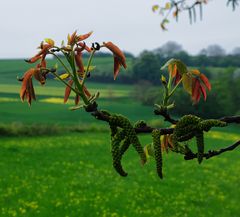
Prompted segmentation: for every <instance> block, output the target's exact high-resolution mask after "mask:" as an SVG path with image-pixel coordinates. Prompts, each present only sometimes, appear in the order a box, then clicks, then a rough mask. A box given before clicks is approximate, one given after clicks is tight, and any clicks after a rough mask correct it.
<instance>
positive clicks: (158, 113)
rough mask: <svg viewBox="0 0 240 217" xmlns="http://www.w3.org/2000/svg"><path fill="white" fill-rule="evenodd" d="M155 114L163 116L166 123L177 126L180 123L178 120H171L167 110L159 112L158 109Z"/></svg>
mask: <svg viewBox="0 0 240 217" xmlns="http://www.w3.org/2000/svg"><path fill="white" fill-rule="evenodd" d="M154 114H155V115H161V116H163V117H164V121H168V122H169V123H171V124H176V123H177V122H178V121H177V120H174V119H173V118H171V116H170V115H169V113H168V112H167V110H157V109H155V110H154Z"/></svg>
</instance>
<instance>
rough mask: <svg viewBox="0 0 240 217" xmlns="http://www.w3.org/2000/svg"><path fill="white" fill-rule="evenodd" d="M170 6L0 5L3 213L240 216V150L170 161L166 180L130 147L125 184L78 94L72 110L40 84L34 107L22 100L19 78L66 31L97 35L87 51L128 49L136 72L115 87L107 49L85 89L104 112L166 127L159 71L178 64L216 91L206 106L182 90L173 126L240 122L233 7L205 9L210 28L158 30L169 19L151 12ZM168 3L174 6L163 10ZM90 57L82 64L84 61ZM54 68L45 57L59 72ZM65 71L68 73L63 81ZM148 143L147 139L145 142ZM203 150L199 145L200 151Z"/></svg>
mask: <svg viewBox="0 0 240 217" xmlns="http://www.w3.org/2000/svg"><path fill="white" fill-rule="evenodd" d="M160 2H161V1H159V2H157V1H153V0H151V1H146V0H132V1H127V0H122V1H117V0H114V1H113V0H102V1H97V0H92V1H82V0H78V1H77V0H69V1H67V2H66V1H56V0H52V1H46V0H42V1H39V2H34V1H30V0H23V1H13V0H9V1H7V2H6V1H3V2H1V3H0V7H1V14H0V20H1V21H0V28H1V33H2V34H1V36H0V39H1V49H0V75H1V77H0V159H1V160H0V171H1V172H0V216H34V217H35V216H65V217H67V216H69V217H72V216H114V217H117V216H231V217H232V216H238V215H239V212H240V209H239V206H238V201H239V193H240V192H239V190H238V189H239V187H240V186H239V182H238V180H239V172H240V171H239V168H240V167H239V166H240V162H239V150H235V151H233V152H230V153H226V154H224V155H222V156H220V157H216V158H215V159H211V160H207V161H204V162H203V164H202V165H201V166H199V165H198V164H197V162H196V161H191V162H186V161H184V160H183V159H182V156H178V155H176V154H173V153H169V154H166V153H164V156H163V157H164V161H163V162H164V179H163V181H160V180H159V178H158V177H157V175H156V172H155V162H154V159H150V162H149V163H148V164H147V165H145V166H144V167H141V166H140V164H139V159H138V156H137V155H136V154H135V152H134V151H133V150H130V152H129V153H127V154H126V156H125V157H124V159H123V165H124V168H126V170H127V171H128V172H129V176H128V177H127V178H121V177H119V175H118V174H116V173H115V171H114V170H113V168H112V162H111V155H110V135H109V134H110V133H109V131H108V126H107V125H106V124H105V123H101V122H99V121H97V120H94V119H93V117H91V116H90V115H89V114H86V113H84V111H82V110H77V111H70V110H69V109H68V108H69V107H70V106H72V105H74V96H72V98H71V99H70V100H69V101H68V103H67V104H63V96H64V87H63V86H62V84H61V83H60V82H59V81H57V80H55V79H48V80H47V83H46V85H44V86H40V85H39V84H37V82H35V83H34V86H35V92H36V96H37V101H36V102H33V103H32V106H31V107H29V106H28V104H27V103H22V102H21V101H20V97H19V91H20V88H21V83H20V82H18V81H17V76H18V77H21V76H22V75H23V74H24V72H25V71H26V70H27V69H29V68H30V67H32V66H31V65H29V64H27V63H26V62H24V59H25V58H30V57H32V56H34V55H35V54H36V53H37V52H38V50H37V47H38V46H39V44H40V43H41V41H43V40H44V39H45V38H52V39H54V40H55V42H56V43H58V44H59V45H60V44H61V41H62V40H65V42H66V41H67V34H68V33H70V34H71V33H73V32H74V31H75V30H77V31H78V33H79V34H83V33H87V32H89V31H91V30H93V31H94V33H93V35H92V37H90V38H89V40H88V41H87V43H88V44H89V45H90V44H91V43H92V42H100V43H102V42H103V41H112V42H114V43H115V44H117V45H118V46H119V47H120V48H121V49H122V50H124V52H125V55H126V58H127V65H128V68H127V70H121V71H120V74H119V76H118V78H117V80H116V81H114V80H113V57H112V55H111V53H108V52H107V51H104V50H102V51H101V52H98V53H97V55H96V57H95V59H94V61H93V65H94V66H96V69H95V70H94V71H93V72H92V74H91V77H90V78H89V79H88V80H87V87H88V89H89V90H90V92H91V93H95V92H96V91H100V99H99V101H98V104H99V107H100V108H101V109H107V110H109V111H111V112H115V113H121V114H123V115H126V116H127V117H129V118H130V120H131V121H133V122H134V121H137V120H139V119H143V120H146V121H147V122H148V123H149V124H150V125H151V126H155V127H165V126H167V125H166V123H164V121H163V119H162V118H160V117H156V116H154V114H153V105H154V104H155V103H160V102H161V97H162V90H161V82H160V76H161V74H162V73H163V74H164V73H166V72H161V71H160V68H161V66H163V65H164V63H165V62H166V61H167V60H169V59H170V58H177V59H181V60H182V61H183V62H184V63H185V64H186V65H187V66H189V68H197V69H199V70H200V71H201V72H202V73H204V74H206V75H207V77H208V78H209V79H210V81H211V83H212V87H213V88H212V91H211V92H210V93H208V98H207V101H206V102H204V101H203V100H201V101H200V103H199V104H198V105H192V102H191V99H190V97H189V96H188V95H187V94H185V93H184V91H183V90H182V89H181V88H180V89H179V90H178V92H177V93H176V96H175V98H174V100H175V103H176V105H177V106H176V108H175V109H174V111H173V112H172V115H173V116H175V117H180V116H182V115H184V114H188V113H191V114H196V115H200V116H201V117H204V118H219V117H222V116H226V115H240V108H239V103H240V94H239V92H240V43H239V38H240V29H239V28H238V26H239V18H240V14H239V12H240V11H239V10H240V8H236V10H235V11H232V8H231V7H227V6H226V0H219V1H216V0H212V1H209V4H208V5H206V6H204V8H203V9H204V10H203V20H202V21H200V20H199V19H198V20H197V22H196V23H194V24H192V25H190V24H189V17H188V14H184V13H183V14H182V15H181V16H180V17H179V21H178V22H175V21H174V20H172V21H171V22H170V24H168V29H169V30H168V31H162V30H161V28H160V22H161V19H162V17H161V15H158V14H157V13H153V11H152V6H153V5H154V4H156V3H160ZM162 2H163V4H164V3H165V2H167V1H162ZM87 58H88V55H87V54H86V55H84V63H85V64H86V62H87ZM56 62H57V60H56V59H54V58H50V59H48V64H49V65H50V66H54V65H55V63H56ZM62 72H64V71H63V69H62V68H61V67H60V68H59V73H62ZM140 139H141V142H142V145H145V144H148V143H150V142H151V136H150V135H141V136H140ZM238 139H239V127H238V126H235V125H231V126H229V127H227V128H225V129H214V130H213V131H211V132H210V133H209V134H207V135H206V147H207V148H206V150H208V149H214V148H217V149H218V148H221V147H224V146H226V145H230V144H231V143H233V142H235V141H237V140H238ZM191 143H192V146H194V141H192V142H191Z"/></svg>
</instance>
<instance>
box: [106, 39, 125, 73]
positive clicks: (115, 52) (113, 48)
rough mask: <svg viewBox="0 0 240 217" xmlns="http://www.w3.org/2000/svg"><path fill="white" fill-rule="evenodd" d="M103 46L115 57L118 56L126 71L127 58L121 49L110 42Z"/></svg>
mask: <svg viewBox="0 0 240 217" xmlns="http://www.w3.org/2000/svg"><path fill="white" fill-rule="evenodd" d="M103 44H104V45H105V47H106V48H108V49H109V50H110V51H111V52H112V53H113V55H114V56H116V57H117V58H118V59H119V63H120V64H121V65H122V66H123V67H124V68H125V69H126V68H127V64H126V57H125V56H124V54H123V52H122V51H121V50H120V48H119V47H118V46H116V45H115V44H113V43H112V42H110V41H109V42H107V43H105V42H104V43H103Z"/></svg>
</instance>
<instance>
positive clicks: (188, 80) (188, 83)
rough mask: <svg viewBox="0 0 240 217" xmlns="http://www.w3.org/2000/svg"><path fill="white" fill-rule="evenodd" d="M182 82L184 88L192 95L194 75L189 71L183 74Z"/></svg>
mask: <svg viewBox="0 0 240 217" xmlns="http://www.w3.org/2000/svg"><path fill="white" fill-rule="evenodd" d="M182 84H183V88H184V90H186V91H187V92H188V93H189V94H190V95H192V76H191V75H190V74H188V73H185V74H183V76H182Z"/></svg>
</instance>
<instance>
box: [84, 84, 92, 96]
mask: <svg viewBox="0 0 240 217" xmlns="http://www.w3.org/2000/svg"><path fill="white" fill-rule="evenodd" d="M83 92H84V93H85V95H86V96H87V97H88V98H89V97H90V96H91V93H90V92H89V91H88V89H87V88H86V87H85V86H83Z"/></svg>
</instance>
